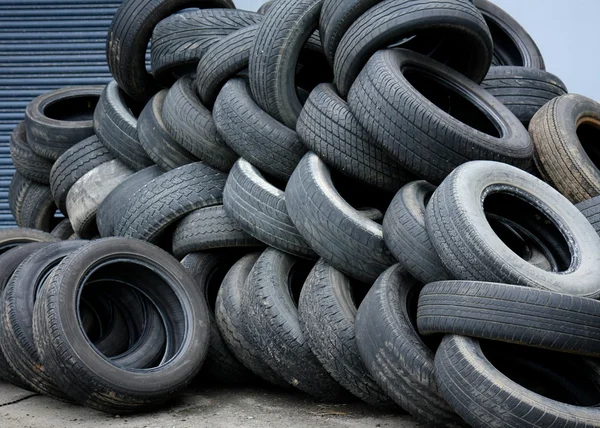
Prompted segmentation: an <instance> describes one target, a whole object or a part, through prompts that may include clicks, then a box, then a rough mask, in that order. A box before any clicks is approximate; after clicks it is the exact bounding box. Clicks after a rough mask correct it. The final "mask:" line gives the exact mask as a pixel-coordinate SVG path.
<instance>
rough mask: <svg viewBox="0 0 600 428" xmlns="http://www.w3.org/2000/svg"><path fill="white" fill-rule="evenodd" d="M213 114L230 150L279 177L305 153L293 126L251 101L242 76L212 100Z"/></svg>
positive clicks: (285, 177) (284, 177) (289, 172)
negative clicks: (281, 121) (285, 123)
mask: <svg viewBox="0 0 600 428" xmlns="http://www.w3.org/2000/svg"><path fill="white" fill-rule="evenodd" d="M213 117H214V120H215V125H216V127H217V130H218V132H219V134H220V135H221V137H223V140H225V143H226V144H227V145H228V146H229V147H231V149H233V150H234V151H235V152H236V153H237V154H238V155H239V156H241V157H243V158H244V159H245V160H247V161H248V162H250V163H251V164H252V165H254V166H255V167H256V168H258V169H259V170H261V171H264V172H266V173H267V174H270V175H271V176H273V177H275V178H277V179H279V180H284V181H287V180H288V179H289V178H290V176H291V175H292V172H294V169H295V168H296V165H298V162H300V159H302V156H304V154H305V153H306V148H305V147H304V146H303V145H302V143H301V142H300V140H299V139H298V135H297V134H296V132H295V131H294V130H293V129H290V128H288V127H287V126H285V125H283V124H282V123H279V122H278V121H277V120H275V119H274V118H273V117H272V116H270V115H269V114H268V113H267V112H265V111H264V110H262V109H261V108H260V107H259V106H258V105H257V104H256V103H255V102H254V100H253V99H252V93H251V92H250V85H249V84H248V82H247V81H246V80H245V79H239V78H236V79H231V80H230V81H229V82H227V83H226V84H225V86H224V87H223V89H222V90H221V92H220V93H219V95H218V97H217V100H216V102H215V106H214V109H213Z"/></svg>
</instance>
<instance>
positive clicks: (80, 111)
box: [44, 95, 100, 122]
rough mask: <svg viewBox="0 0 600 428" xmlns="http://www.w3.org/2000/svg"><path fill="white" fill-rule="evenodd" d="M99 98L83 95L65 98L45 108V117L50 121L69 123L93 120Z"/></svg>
mask: <svg viewBox="0 0 600 428" xmlns="http://www.w3.org/2000/svg"><path fill="white" fill-rule="evenodd" d="M99 99H100V97H99V96H92V95H82V96H79V97H72V98H63V99H60V100H57V101H55V102H51V103H49V104H48V105H47V106H46V107H45V108H44V115H45V116H46V117H48V118H50V119H54V120H63V121H68V122H75V121H85V120H92V119H93V118H94V110H95V109H96V104H98V100H99Z"/></svg>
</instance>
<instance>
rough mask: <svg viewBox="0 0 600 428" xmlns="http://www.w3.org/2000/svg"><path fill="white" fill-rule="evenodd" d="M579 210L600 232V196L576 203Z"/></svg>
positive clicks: (599, 232)
mask: <svg viewBox="0 0 600 428" xmlns="http://www.w3.org/2000/svg"><path fill="white" fill-rule="evenodd" d="M575 206H576V207H577V208H578V209H579V211H581V213H582V214H583V215H584V216H585V218H587V219H588V221H589V222H590V224H591V225H592V226H593V227H594V229H595V230H596V232H597V233H598V234H600V197H599V196H596V197H595V198H592V199H588V200H587V201H583V202H580V203H578V204H577V205H575Z"/></svg>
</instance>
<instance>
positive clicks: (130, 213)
mask: <svg viewBox="0 0 600 428" xmlns="http://www.w3.org/2000/svg"><path fill="white" fill-rule="evenodd" d="M226 178H227V175H226V174H224V173H222V172H220V171H217V170H216V169H214V168H212V167H210V166H208V165H206V164H205V163H203V162H196V163H191V164H188V165H185V166H182V167H179V168H176V169H174V170H171V171H169V172H167V173H165V174H163V175H161V176H160V177H157V178H155V179H154V180H152V181H151V182H149V183H148V184H146V185H145V186H144V187H142V188H141V189H140V190H138V191H137V192H135V193H134V194H133V195H132V196H131V197H130V199H129V201H128V202H127V205H126V207H125V208H124V210H123V215H122V217H121V218H118V219H116V222H115V235H117V236H125V237H128V238H135V239H141V240H143V241H149V242H157V241H158V239H159V238H160V237H161V235H162V234H164V233H165V231H166V230H167V228H168V227H169V226H171V225H172V224H173V223H175V222H176V221H177V220H179V219H180V218H182V217H185V216H186V215H187V214H189V213H191V212H192V211H194V210H197V209H199V208H203V207H209V206H212V205H218V204H221V203H223V187H224V186H225V180H226Z"/></svg>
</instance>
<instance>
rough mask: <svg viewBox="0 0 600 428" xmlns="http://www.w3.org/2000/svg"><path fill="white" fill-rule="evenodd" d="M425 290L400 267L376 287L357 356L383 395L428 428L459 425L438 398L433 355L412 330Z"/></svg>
mask: <svg viewBox="0 0 600 428" xmlns="http://www.w3.org/2000/svg"><path fill="white" fill-rule="evenodd" d="M420 290H421V285H420V284H419V282H418V281H417V280H415V279H414V278H413V277H411V276H410V275H409V274H407V273H406V271H404V269H403V268H402V267H401V266H400V265H394V266H392V267H390V268H389V269H387V270H386V271H385V272H384V273H383V274H382V275H381V276H380V277H379V278H378V279H377V281H376V282H375V284H373V286H372V287H371V290H370V291H369V293H368V294H367V296H366V297H365V298H364V299H363V301H362V303H361V305H360V307H359V308H358V314H357V315H356V322H355V334H356V343H357V344H358V350H359V352H360V355H361V357H362V359H363V362H364V363H365V366H366V367H367V369H368V370H369V372H370V373H371V376H373V378H374V379H375V380H376V381H377V383H378V384H379V386H380V387H381V388H382V389H383V391H384V392H385V393H386V394H387V395H388V396H389V397H390V398H391V399H392V400H394V401H395V402H396V403H397V404H398V405H399V406H401V407H402V408H403V409H404V410H406V411H408V412H409V413H410V414H411V415H413V416H414V417H415V418H416V419H417V420H418V421H419V422H420V423H422V424H424V425H427V426H454V425H459V424H460V423H459V418H458V417H457V416H456V415H455V414H454V412H453V411H452V409H451V408H450V407H449V406H448V404H446V403H445V401H444V399H443V398H442V397H441V396H440V395H439V392H438V389H437V385H436V383H435V379H434V364H433V361H434V350H432V348H431V343H429V342H427V343H426V342H424V341H423V338H422V337H421V336H420V335H419V333H418V332H417V330H416V327H415V326H414V324H413V319H412V318H411V317H413V316H414V315H415V314H414V313H412V312H413V311H412V308H413V306H412V305H413V303H415V304H416V299H417V298H418V296H419V292H420Z"/></svg>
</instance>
